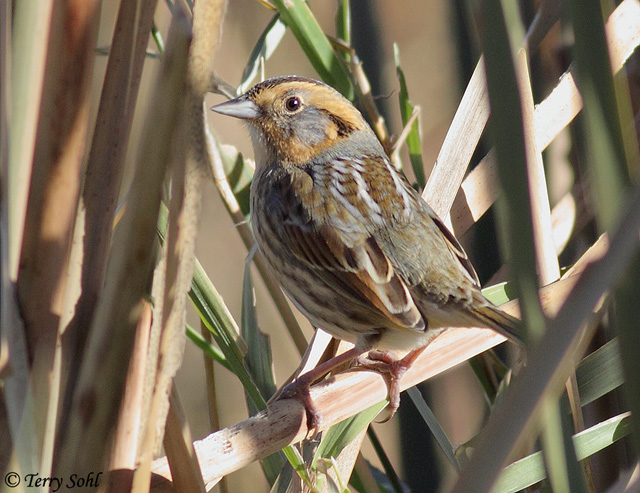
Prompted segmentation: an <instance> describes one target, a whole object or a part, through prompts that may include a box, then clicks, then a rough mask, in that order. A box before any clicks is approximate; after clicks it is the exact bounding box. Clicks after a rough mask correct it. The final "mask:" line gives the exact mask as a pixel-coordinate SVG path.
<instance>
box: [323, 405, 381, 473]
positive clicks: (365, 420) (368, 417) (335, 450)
mask: <svg viewBox="0 0 640 493" xmlns="http://www.w3.org/2000/svg"><path fill="white" fill-rule="evenodd" d="M386 405H387V403H386V402H380V403H378V404H375V405H374V406H371V407H370V408H369V409H365V410H364V411H362V412H361V413H358V414H356V415H355V416H352V417H350V418H347V419H345V420H344V421H341V422H340V423H338V424H337V425H334V426H332V427H331V428H330V429H329V430H328V431H326V432H325V433H324V435H323V437H322V441H321V442H320V445H319V446H318V450H317V451H316V453H315V454H314V457H313V462H312V467H315V466H316V464H317V462H318V460H319V459H328V458H330V457H338V455H340V452H341V451H342V449H343V448H344V447H346V446H347V445H349V443H351V441H352V440H353V439H354V438H355V437H356V436H357V435H358V434H359V433H360V432H361V431H362V430H363V429H364V428H365V427H367V426H369V423H371V421H373V419H374V418H375V417H376V416H377V415H378V413H379V412H380V411H381V410H382V409H383V408H384V407H385V406H386Z"/></svg>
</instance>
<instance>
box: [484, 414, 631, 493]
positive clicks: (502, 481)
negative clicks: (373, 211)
mask: <svg viewBox="0 0 640 493" xmlns="http://www.w3.org/2000/svg"><path fill="white" fill-rule="evenodd" d="M630 432H631V419H630V416H629V413H623V414H620V415H618V416H615V417H613V418H610V419H608V420H606V421H603V422H601V423H598V424H597V425H595V426H592V427H591V428H588V429H586V430H584V431H582V432H580V433H577V434H576V435H574V437H573V443H574V447H575V450H576V457H577V458H578V460H583V459H585V458H587V457H590V456H592V455H594V454H595V453H597V452H599V451H601V450H603V449H604V448H606V447H608V446H609V445H611V444H613V443H615V442H616V441H618V440H620V439H621V438H624V437H625V436H627V435H628V434H629V433H630ZM545 477H546V473H545V469H544V461H543V458H542V452H535V453H533V454H531V455H528V456H527V457H525V458H523V459H520V460H519V461H516V462H514V463H513V464H510V465H509V466H507V467H506V468H505V469H504V471H503V473H502V474H501V475H500V478H499V479H498V481H497V483H496V485H495V487H494V488H493V490H492V491H493V493H508V492H516V491H520V490H522V489H524V488H527V487H528V486H531V485H534V484H536V483H537V482H539V481H542V480H543V479H544V478H545Z"/></svg>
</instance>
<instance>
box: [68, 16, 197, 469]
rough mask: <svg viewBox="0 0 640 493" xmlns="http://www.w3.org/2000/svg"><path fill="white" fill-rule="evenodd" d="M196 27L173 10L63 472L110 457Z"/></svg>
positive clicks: (78, 394) (70, 427)
mask: <svg viewBox="0 0 640 493" xmlns="http://www.w3.org/2000/svg"><path fill="white" fill-rule="evenodd" d="M189 41H190V27H189V26H188V24H187V23H186V20H185V19H184V16H181V15H179V14H176V15H174V19H173V22H172V25H171V29H170V32H169V39H168V42H167V52H166V53H165V57H164V59H163V62H162V65H161V70H160V75H159V79H158V83H157V84H156V89H155V91H154V97H153V100H152V103H151V104H150V105H149V108H148V114H147V119H146V124H145V129H144V132H143V137H142V139H141V146H140V153H139V156H140V158H139V161H138V167H137V169H136V173H135V176H134V178H133V182H132V185H131V189H130V193H129V200H128V204H127V209H126V211H125V213H124V216H123V218H122V221H121V223H120V225H119V227H118V228H117V229H116V231H115V234H114V240H113V248H112V254H111V261H110V262H109V264H108V268H107V275H106V283H105V287H104V290H103V296H102V297H101V298H100V300H99V302H98V306H97V308H96V314H95V317H94V322H93V325H92V330H91V334H90V338H89V341H88V349H87V353H86V357H85V359H84V361H83V365H82V369H81V373H80V378H79V380H78V387H77V389H76V392H75V394H74V399H73V407H72V410H71V413H70V418H69V420H68V427H67V428H66V429H63V431H62V433H65V440H64V442H63V443H62V444H61V450H60V451H59V457H60V464H59V470H58V473H59V475H60V476H64V477H69V474H71V473H76V474H82V473H86V472H88V471H95V470H99V469H100V468H101V467H103V466H104V463H105V462H106V454H108V453H109V449H110V447H109V444H110V443H111V438H112V429H113V426H114V424H115V421H116V418H117V415H118V409H119V407H120V403H121V400H122V392H123V388H124V383H125V374H126V373H125V372H124V371H123V368H127V367H128V365H129V361H130V356H131V351H132V346H133V336H134V333H135V329H136V325H137V321H138V318H139V315H140V310H141V309H142V302H143V298H144V297H145V296H146V294H147V293H148V283H149V279H150V277H151V274H152V272H153V263H154V260H155V255H154V252H153V249H151V248H150V245H153V243H154V240H155V237H156V228H157V221H158V214H159V209H160V199H161V195H162V183H163V180H164V177H165V173H166V169H167V167H168V164H169V158H170V144H171V141H172V138H171V137H172V136H173V135H175V134H176V130H177V128H176V127H178V126H179V124H180V122H179V119H178V116H179V115H180V111H179V108H180V106H181V100H182V97H183V94H184V83H185V73H186V59H187V51H188V47H189Z"/></svg>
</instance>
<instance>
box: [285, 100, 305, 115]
mask: <svg viewBox="0 0 640 493" xmlns="http://www.w3.org/2000/svg"><path fill="white" fill-rule="evenodd" d="M300 106H302V103H301V102H300V99H299V98H297V97H295V96H292V97H290V98H287V100H286V101H285V102H284V107H285V108H287V111H290V112H291V113H293V112H294V111H298V110H299V109H300Z"/></svg>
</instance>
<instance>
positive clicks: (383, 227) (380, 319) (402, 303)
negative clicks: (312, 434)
mask: <svg viewBox="0 0 640 493" xmlns="http://www.w3.org/2000/svg"><path fill="white" fill-rule="evenodd" d="M211 109H212V110H213V111H215V112H217V113H221V114H223V115H228V116H232V117H235V118H239V119H241V120H243V121H244V122H245V123H246V124H247V127H248V129H249V133H250V135H251V141H252V144H253V150H254V154H255V161H256V170H255V175H254V178H253V181H252V183H251V190H250V195H251V226H252V229H253V234H254V236H255V239H256V242H257V244H258V247H259V249H260V251H261V253H262V255H263V256H264V259H265V261H266V263H267V265H268V266H269V268H270V270H271V271H272V272H273V275H274V276H275V278H276V279H277V281H278V282H279V284H280V286H281V287H282V289H283V291H284V292H285V293H286V295H287V296H288V297H289V299H290V300H291V302H292V303H293V304H294V305H295V306H296V307H297V308H298V310H300V312H302V313H303V314H304V315H305V316H306V317H307V318H308V319H309V321H310V322H311V323H312V324H313V325H314V326H315V327H321V328H322V329H324V330H325V331H327V332H329V333H330V334H331V335H333V336H334V337H336V338H338V339H342V340H346V341H349V342H351V343H353V344H354V348H353V349H352V350H350V351H347V352H345V353H343V354H341V355H339V356H336V357H334V358H333V359H331V360H329V361H327V362H325V363H323V364H321V365H319V367H316V368H315V369H314V370H312V371H310V372H308V373H307V374H303V375H302V376H300V377H298V378H297V380H295V381H294V382H293V383H292V384H290V385H289V388H288V389H286V390H288V391H285V393H284V396H285V397H290V396H293V395H299V396H302V398H303V401H304V403H305V406H306V409H307V413H308V416H310V419H311V421H312V423H313V426H316V425H317V424H318V422H319V420H320V418H321V416H320V415H319V413H318V411H317V410H316V409H315V408H314V406H313V403H312V402H311V399H310V398H309V393H308V388H309V386H310V385H311V384H312V383H314V382H315V381H317V380H318V379H319V378H322V377H323V376H324V375H326V374H327V373H328V372H329V371H331V370H332V369H333V368H335V367H337V366H338V365H341V364H343V363H344V362H346V361H353V360H355V361H358V362H359V363H360V364H361V365H365V366H366V367H369V368H373V369H376V370H378V371H382V372H383V373H385V374H386V376H387V378H388V382H389V402H390V404H389V407H390V414H391V415H393V412H395V410H396V409H397V407H398V405H399V402H400V398H399V380H400V378H401V376H402V374H403V373H404V372H405V371H406V369H407V368H408V367H409V366H410V365H411V364H412V363H413V361H414V360H415V358H416V357H417V356H418V355H419V354H420V352H421V351H422V350H423V349H424V348H425V347H426V346H427V345H428V344H429V343H430V342H431V341H432V340H433V339H434V338H435V337H436V336H437V335H438V334H440V333H441V332H442V331H443V330H446V328H448V327H469V326H472V327H488V328H490V329H493V330H494V331H496V332H499V333H500V334H502V335H504V336H506V337H508V338H510V339H511V340H513V341H515V342H518V343H520V344H522V339H521V337H520V335H519V334H520V332H519V321H518V320H517V319H515V318H513V317H511V316H509V315H507V314H506V313H504V312H502V311H501V310H500V309H498V308H497V307H496V306H494V305H493V304H492V303H491V302H490V301H489V300H487V299H486V298H485V297H484V296H483V295H482V293H481V291H480V284H479V281H478V276H477V274H476V272H475V270H474V268H473V266H472V265H471V263H470V261H469V258H468V256H467V254H466V253H465V251H464V250H463V248H462V247H461V245H460V243H459V242H458V241H457V240H456V238H455V237H454V236H453V234H452V233H451V232H450V231H449V230H448V229H447V227H446V226H445V224H444V223H443V222H442V220H441V219H440V218H438V216H437V215H436V214H435V213H434V211H433V210H432V209H431V207H429V205H428V204H427V203H426V202H425V201H424V200H423V199H422V197H421V196H420V194H419V193H418V192H417V191H416V190H414V189H413V188H412V187H411V185H410V184H409V183H408V182H407V180H406V178H405V177H404V176H403V175H402V174H401V173H400V172H399V171H397V170H396V168H395V167H394V166H393V165H392V164H391V162H390V160H389V157H388V156H387V154H386V153H385V151H384V149H383V147H382V145H381V144H380V142H379V140H378V139H377V137H376V135H375V134H374V132H373V130H372V129H371V127H370V126H369V124H368V123H367V122H366V121H365V119H364V118H363V116H362V114H361V113H360V112H359V111H358V110H357V109H356V108H355V107H354V106H353V104H351V102H350V101H349V100H347V99H346V98H345V97H343V96H342V95H341V94H340V93H339V92H338V91H336V90H335V89H333V88H332V87H330V86H328V85H326V84H324V83H322V82H319V81H316V80H312V79H308V78H304V77H298V76H281V77H275V78H271V79H268V80H265V81H263V82H261V83H259V84H257V85H255V86H254V87H252V88H251V89H250V90H248V91H247V92H246V93H245V94H243V95H242V96H240V97H237V98H235V99H232V100H230V101H227V102H225V103H222V104H219V105H217V106H214V107H212V108H211ZM389 351H394V352H399V351H402V352H407V351H408V354H406V356H404V357H402V358H400V359H395V358H394V357H393V356H391V353H389ZM366 353H368V355H366Z"/></svg>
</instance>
